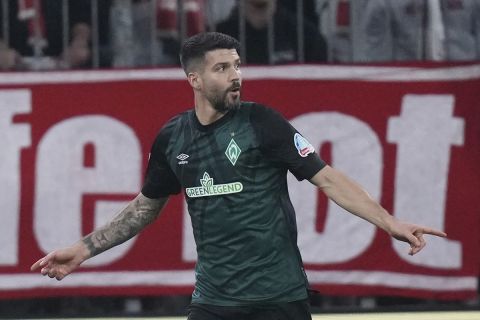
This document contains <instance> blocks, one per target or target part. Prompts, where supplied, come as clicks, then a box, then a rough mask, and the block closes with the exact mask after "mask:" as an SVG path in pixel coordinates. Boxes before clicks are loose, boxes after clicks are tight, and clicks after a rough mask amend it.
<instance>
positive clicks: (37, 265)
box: [30, 258, 43, 271]
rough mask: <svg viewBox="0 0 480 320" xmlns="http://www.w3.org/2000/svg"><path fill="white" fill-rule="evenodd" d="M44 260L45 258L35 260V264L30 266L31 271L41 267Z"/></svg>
mask: <svg viewBox="0 0 480 320" xmlns="http://www.w3.org/2000/svg"><path fill="white" fill-rule="evenodd" d="M42 261H43V258H42V259H39V260H37V262H35V263H34V264H32V266H31V267H30V271H33V270H36V269H38V268H39V267H40V263H42Z"/></svg>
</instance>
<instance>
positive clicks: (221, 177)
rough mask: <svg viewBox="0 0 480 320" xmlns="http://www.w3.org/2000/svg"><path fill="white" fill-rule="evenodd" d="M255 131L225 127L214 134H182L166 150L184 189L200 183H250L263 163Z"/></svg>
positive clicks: (233, 125) (246, 127)
mask: <svg viewBox="0 0 480 320" xmlns="http://www.w3.org/2000/svg"><path fill="white" fill-rule="evenodd" d="M259 147H260V146H259V143H258V140H257V138H256V136H255V132H254V131H253V128H252V127H251V126H249V125H248V124H246V125H235V124H226V125H224V126H222V127H221V128H218V129H216V130H211V131H206V132H202V131H198V130H197V131H195V130H192V131H190V132H182V133H180V136H179V137H178V139H177V140H176V141H175V142H174V143H173V144H172V145H171V147H170V148H169V150H167V157H168V160H169V164H170V167H171V169H172V170H173V172H174V173H175V175H176V176H177V178H178V180H179V181H180V183H181V184H182V186H183V187H189V186H193V185H197V184H198V183H199V182H198V181H200V179H205V177H209V178H212V179H215V180H214V181H213V182H212V183H215V184H218V183H221V184H224V183H230V182H231V181H238V180H239V179H249V177H251V176H252V175H253V174H254V170H255V168H257V167H258V166H259V165H260V163H261V152H260V148H259Z"/></svg>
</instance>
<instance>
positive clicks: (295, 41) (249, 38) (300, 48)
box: [0, 0, 480, 70]
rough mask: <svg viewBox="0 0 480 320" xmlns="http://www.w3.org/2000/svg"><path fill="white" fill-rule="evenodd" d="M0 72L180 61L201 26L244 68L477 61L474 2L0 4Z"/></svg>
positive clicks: (477, 2) (9, 0) (479, 6)
mask: <svg viewBox="0 0 480 320" xmlns="http://www.w3.org/2000/svg"><path fill="white" fill-rule="evenodd" d="M0 19H1V23H0V27H1V32H0V37H1V39H0V69H1V70H51V69H89V68H110V67H113V68H132V67H152V66H161V65H164V66H175V65H179V59H178V51H179V47H180V44H181V43H182V41H183V40H184V39H186V38H187V37H188V36H191V35H193V34H195V33H198V32H202V31H219V32H223V33H227V34H230V35H232V36H234V37H236V38H238V39H239V40H240V41H241V43H242V45H243V52H241V56H242V58H243V60H244V63H247V64H257V65H258V64H285V63H304V62H306V63H376V62H381V63H385V62H387V63H388V62H394V61H408V62H413V61H476V60H479V59H480V0H355V1H353V0H2V1H1V7H0Z"/></svg>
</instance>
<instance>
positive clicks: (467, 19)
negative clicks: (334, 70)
mask: <svg viewBox="0 0 480 320" xmlns="http://www.w3.org/2000/svg"><path fill="white" fill-rule="evenodd" d="M317 13H318V14H319V16H320V30H321V33H322V34H323V35H324V36H325V37H326V38H327V39H328V44H329V48H330V49H331V50H330V52H329V57H330V59H331V61H334V62H389V61H419V60H436V61H442V60H474V59H478V58H479V57H480V54H479V52H480V1H479V0H423V1H417V0H405V1H394V0H356V1H352V0H317Z"/></svg>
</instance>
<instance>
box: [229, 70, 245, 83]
mask: <svg viewBox="0 0 480 320" xmlns="http://www.w3.org/2000/svg"><path fill="white" fill-rule="evenodd" d="M241 78H242V72H241V71H240V69H236V68H232V71H231V72H230V81H231V82H235V81H237V82H238V81H240V80H241Z"/></svg>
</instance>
